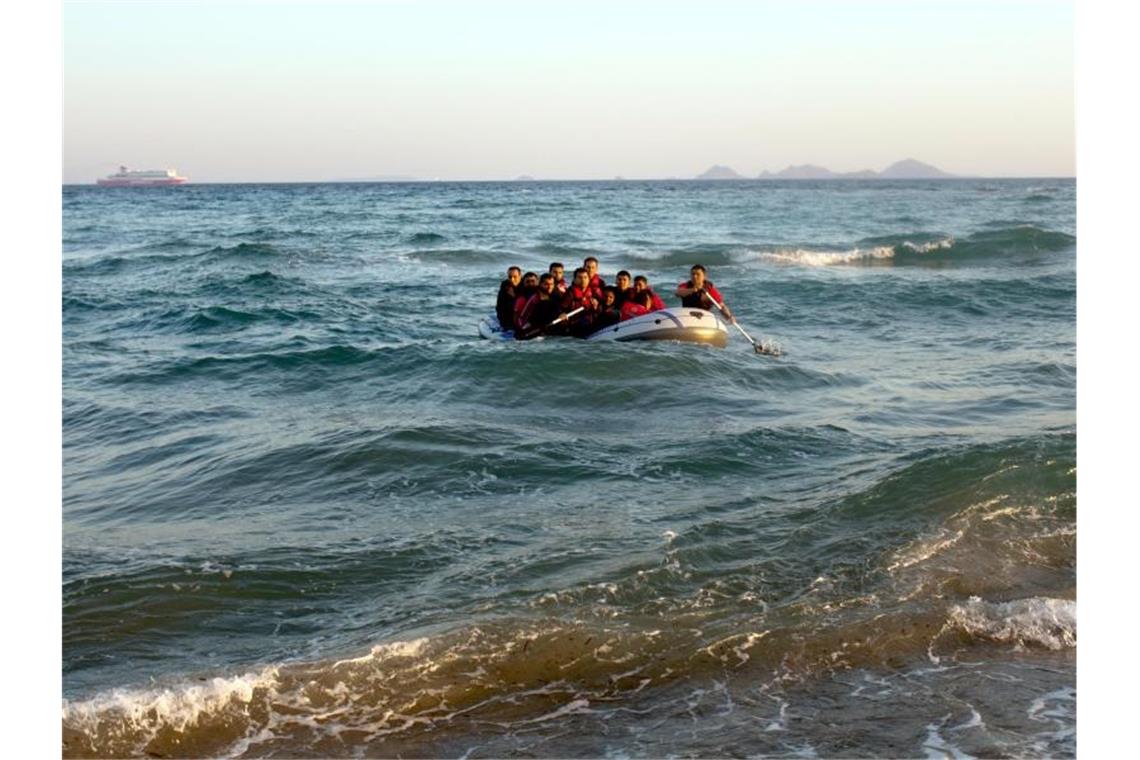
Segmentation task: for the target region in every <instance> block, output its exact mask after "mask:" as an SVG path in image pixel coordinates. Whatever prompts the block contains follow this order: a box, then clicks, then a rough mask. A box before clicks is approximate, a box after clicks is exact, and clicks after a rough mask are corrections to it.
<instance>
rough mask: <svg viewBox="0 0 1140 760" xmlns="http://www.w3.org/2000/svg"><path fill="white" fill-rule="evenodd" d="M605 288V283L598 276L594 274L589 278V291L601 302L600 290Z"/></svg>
mask: <svg viewBox="0 0 1140 760" xmlns="http://www.w3.org/2000/svg"><path fill="white" fill-rule="evenodd" d="M605 287H606V281H605V280H603V279H602V276H601V275H600V274H596V275H594V276H593V277H591V278H590V290H591V291H593V293H594V298H596V299H598V302H599V303H600V302H601V301H602V295H603V294H602V290H603V289H605Z"/></svg>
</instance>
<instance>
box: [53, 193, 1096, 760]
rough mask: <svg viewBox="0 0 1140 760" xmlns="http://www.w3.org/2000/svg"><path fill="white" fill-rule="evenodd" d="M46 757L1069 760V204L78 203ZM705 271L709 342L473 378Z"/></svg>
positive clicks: (595, 196) (544, 361) (458, 196)
mask: <svg viewBox="0 0 1140 760" xmlns="http://www.w3.org/2000/svg"><path fill="white" fill-rule="evenodd" d="M63 232H64V240H63V265H62V266H63V303H62V309H63V401H64V409H63V412H64V413H63V441H64V451H63V457H64V483H63V494H64V503H63V524H64V533H63V540H64V546H63V556H64V567H63V581H64V584H63V645H64V646H63V674H62V675H63V686H64V694H65V697H66V702H65V704H64V706H63V731H64V734H63V738H64V746H63V753H64V755H65V756H91V755H99V756H145V755H148V754H150V755H151V756H167V757H175V756H193V757H198V756H223V755H224V756H244V757H262V756H313V755H316V756H361V755H363V756H384V757H391V756H464V757H472V758H474V757H502V756H518V755H522V756H569V755H575V756H578V755H587V756H602V755H606V756H609V755H614V756H663V755H716V756H725V755H758V754H767V755H777V756H791V755H796V756H820V757H835V756H867V755H887V756H923V755H929V756H934V755H938V753H942V755H949V754H955V753H965V754H972V755H978V754H980V755H991V756H993V755H1004V756H1010V755H1013V756H1038V757H1056V756H1072V755H1074V754H1075V747H1076V738H1075V726H1076V710H1075V700H1076V692H1075V683H1076V680H1075V656H1076V650H1075V646H1076V601H1075V598H1076V594H1075V587H1076V584H1075V568H1076V563H1075V543H1076V497H1075V479H1076V474H1075V461H1076V456H1075V454H1076V437H1075V377H1076V359H1075V349H1076V347H1075V300H1076V274H1075V262H1076V237H1075V235H1076V231H1075V183H1074V182H1073V181H1072V180H1043V179H1033V180H944V181H916V182H901V181H898V182H896V181H867V182H862V181H831V182H763V181H746V182H664V181H663V182H615V183H608V182H598V183H574V182H567V183H504V184H496V183H471V184H450V183H430V184H376V185H354V184H339V185H337V184H328V185H214V186H210V185H200V186H193V185H187V186H183V187H179V188H168V189H153V190H146V189H142V190H140V189H107V188H95V187H78V186H74V187H66V188H65V189H64V193H63ZM587 255H594V256H596V257H598V258H599V259H600V262H601V274H602V275H603V276H604V277H606V278H607V279H612V277H613V275H614V273H615V272H616V271H617V270H618V269H623V268H624V269H629V270H630V271H632V272H633V273H635V274H638V273H641V274H645V275H647V276H648V277H649V279H650V282H651V283H652V284H653V285H654V286H655V287H656V288H657V290H658V291H659V292H660V293H661V294H662V295H663V296H665V300H666V301H667V303H669V304H671V305H672V304H676V303H677V299H676V298H674V297H672V295H671V293H672V289H673V287H675V285H676V283H677V282H679V281H681V280H683V279H685V277H686V276H687V271H688V267H689V266H690V265H691V264H693V263H697V262H699V263H703V264H705V266H706V267H708V268H709V273H710V278H711V279H712V280H713V281H714V282H715V283H716V285H717V287H718V288H719V289H720V290H721V292H722V293H723V294H724V296H725V298H726V300H727V301H728V303H729V304H730V305H731V306H732V308H733V310H734V312H735V313H736V315H737V316H738V318H739V320H740V322H741V324H742V325H744V326H745V328H746V329H748V330H749V332H751V333H752V334H753V335H754V336H755V337H757V338H760V339H765V340H775V341H778V342H779V344H780V345H781V346H782V348H783V350H784V355H783V356H782V357H780V358H778V359H774V358H771V357H763V356H758V355H756V354H755V353H754V352H753V351H752V350H751V346H749V345H748V344H747V343H746V342H745V341H744V339H743V338H742V337H741V336H739V335H734V336H733V337H732V338H731V339H730V342H729V345H728V347H727V348H725V349H723V350H722V349H716V348H712V347H708V346H698V345H692V344H675V343H644V344H638V343H624V344H612V345H604V344H603V345H599V344H596V343H589V344H587V343H585V342H582V341H575V340H573V339H551V340H544V341H539V342H527V343H492V342H488V341H481V340H479V338H478V337H477V333H476V324H477V322H478V321H479V319H480V318H481V317H483V316H484V315H486V314H487V313H488V312H490V311H491V310H492V308H493V305H494V299H495V294H496V290H497V287H498V283H499V281H500V280H501V279H502V277H503V276H504V273H505V270H506V268H507V266H509V265H511V264H518V265H520V266H522V267H523V269H524V270H527V269H531V270H535V271H544V270H545V269H546V266H547V264H549V263H550V262H551V261H554V260H558V261H562V262H563V263H565V264H566V265H567V267H569V268H571V269H572V268H573V267H574V266H577V265H580V263H581V260H582V258H583V257H585V256H587Z"/></svg>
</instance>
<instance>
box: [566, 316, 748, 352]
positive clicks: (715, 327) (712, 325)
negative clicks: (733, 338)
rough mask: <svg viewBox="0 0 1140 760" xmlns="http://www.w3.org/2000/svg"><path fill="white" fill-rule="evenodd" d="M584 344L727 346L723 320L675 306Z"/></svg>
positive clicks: (601, 332) (607, 329)
mask: <svg viewBox="0 0 1140 760" xmlns="http://www.w3.org/2000/svg"><path fill="white" fill-rule="evenodd" d="M587 340H619V341H626V340H679V341H685V342H687V343H707V344H708V345H710V346H716V347H718V348H724V347H725V345H726V344H727V343H728V328H727V327H726V326H725V322H724V320H723V319H721V318H720V317H718V316H717V315H716V314H713V313H712V312H711V311H705V310H704V309H690V308H687V307H684V306H678V307H675V308H671V309H662V310H661V311H653V312H650V313H648V314H643V315H641V316H640V317H634V318H633V319H627V320H625V321H624V322H618V323H617V324H616V325H610V326H609V327H604V328H602V329H601V330H598V331H597V332H596V333H594V334H593V335H590V336H589V337H588V338H587Z"/></svg>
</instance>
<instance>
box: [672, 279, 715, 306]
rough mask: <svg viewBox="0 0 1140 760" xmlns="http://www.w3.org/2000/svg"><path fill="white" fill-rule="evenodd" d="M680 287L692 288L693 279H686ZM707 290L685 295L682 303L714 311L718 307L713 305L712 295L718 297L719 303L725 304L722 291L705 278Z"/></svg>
mask: <svg viewBox="0 0 1140 760" xmlns="http://www.w3.org/2000/svg"><path fill="white" fill-rule="evenodd" d="M678 287H686V288H691V287H693V281H692V280H685V281H684V282H682V283H681V284H680V285H679V286H678ZM705 291H706V292H704V293H692V294H690V295H687V296H685V297H684V298H682V299H681V305H682V306H685V307H688V308H690V309H704V310H706V311H713V310H715V309H716V307H715V306H713V305H712V301H710V300H709V296H712V297H713V298H715V299H716V302H717V303H719V304H720V305H721V306H724V297H723V296H722V295H721V294H720V291H719V290H717V289H716V286H715V285H713V284H712V283H711V282H710V281H709V280H705Z"/></svg>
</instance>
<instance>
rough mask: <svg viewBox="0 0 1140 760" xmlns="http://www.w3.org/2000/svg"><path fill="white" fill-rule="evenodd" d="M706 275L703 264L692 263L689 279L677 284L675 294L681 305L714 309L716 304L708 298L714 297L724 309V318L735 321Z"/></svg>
mask: <svg viewBox="0 0 1140 760" xmlns="http://www.w3.org/2000/svg"><path fill="white" fill-rule="evenodd" d="M707 275H708V273H707V272H706V271H705V268H704V267H703V266H701V265H700V264H694V265H693V267H692V268H691V269H690V270H689V279H688V280H686V281H685V282H682V283H681V284H680V285H678V286H677V291H676V294H677V297H678V298H680V299H681V305H682V306H686V307H688V308H691V309H706V310H708V311H714V310H716V306H714V305H713V302H712V300H710V299H713V298H715V299H716V302H717V303H718V304H720V307H721V309H722V310H723V311H724V318H725V319H727V320H728V321H729V322H735V321H736V318H735V317H733V316H732V312H731V311H729V309H728V305H727V304H725V302H724V298H723V297H722V296H721V294H720V292H719V291H718V290H717V289H716V286H715V285H713V284H712V280H709V279H707Z"/></svg>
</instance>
